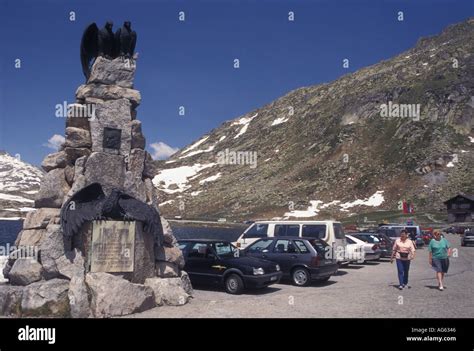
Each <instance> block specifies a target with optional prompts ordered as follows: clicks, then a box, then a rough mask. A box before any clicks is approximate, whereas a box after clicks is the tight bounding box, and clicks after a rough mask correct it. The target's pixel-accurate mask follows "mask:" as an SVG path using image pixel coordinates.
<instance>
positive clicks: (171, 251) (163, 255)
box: [155, 246, 184, 268]
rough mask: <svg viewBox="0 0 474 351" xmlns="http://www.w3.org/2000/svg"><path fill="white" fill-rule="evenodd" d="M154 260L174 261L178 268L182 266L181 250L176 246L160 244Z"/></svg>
mask: <svg viewBox="0 0 474 351" xmlns="http://www.w3.org/2000/svg"><path fill="white" fill-rule="evenodd" d="M156 251H157V253H156V254H155V255H156V260H157V261H166V262H169V263H174V264H175V265H176V266H178V268H183V267H184V257H183V252H182V251H181V250H180V248H179V247H178V246H172V247H168V246H162V247H160V248H157V250H156Z"/></svg>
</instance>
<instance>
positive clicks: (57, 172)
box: [35, 168, 70, 208]
mask: <svg viewBox="0 0 474 351" xmlns="http://www.w3.org/2000/svg"><path fill="white" fill-rule="evenodd" d="M69 189H70V188H69V185H68V183H67V182H66V178H65V177H64V170H63V169H61V168H56V169H53V170H51V171H49V172H48V173H47V174H46V175H45V176H44V177H43V180H42V182H41V186H40V190H39V192H38V193H37V194H36V197H35V207H36V208H40V207H52V208H61V205H62V203H63V198H64V196H65V195H66V194H67V193H68V191H69Z"/></svg>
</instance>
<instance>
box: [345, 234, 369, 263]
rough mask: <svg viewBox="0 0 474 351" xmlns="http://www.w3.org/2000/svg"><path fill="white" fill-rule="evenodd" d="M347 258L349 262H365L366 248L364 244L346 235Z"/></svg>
mask: <svg viewBox="0 0 474 351" xmlns="http://www.w3.org/2000/svg"><path fill="white" fill-rule="evenodd" d="M346 241H347V245H346V260H348V261H349V263H364V262H365V250H364V246H365V245H363V244H360V243H359V244H358V243H356V242H355V241H354V240H352V239H351V238H348V237H347V235H346Z"/></svg>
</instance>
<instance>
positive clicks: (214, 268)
mask: <svg viewBox="0 0 474 351" xmlns="http://www.w3.org/2000/svg"><path fill="white" fill-rule="evenodd" d="M178 245H179V248H180V249H181V251H183V255H184V260H185V266H184V270H185V271H186V272H187V273H188V274H189V278H190V279H191V283H192V284H196V285H199V284H207V285H214V284H217V285H223V286H224V287H225V290H226V291H227V292H228V293H230V294H240V293H241V292H242V291H243V290H244V288H249V289H251V288H264V287H267V286H269V285H271V284H275V283H278V282H279V281H280V278H281V276H282V273H281V271H280V267H279V266H278V264H275V263H273V262H270V261H265V260H261V259H257V258H253V257H240V251H239V250H237V248H236V247H234V246H233V245H232V244H231V243H230V242H228V241H224V240H207V239H186V240H179V241H178Z"/></svg>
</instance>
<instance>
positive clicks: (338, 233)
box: [334, 223, 346, 239]
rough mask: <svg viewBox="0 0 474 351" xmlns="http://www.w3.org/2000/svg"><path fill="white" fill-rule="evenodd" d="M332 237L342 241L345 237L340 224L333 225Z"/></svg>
mask: <svg viewBox="0 0 474 351" xmlns="http://www.w3.org/2000/svg"><path fill="white" fill-rule="evenodd" d="M334 235H335V236H336V239H344V238H345V237H346V236H345V235H344V229H343V228H342V224H341V223H334Z"/></svg>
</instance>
